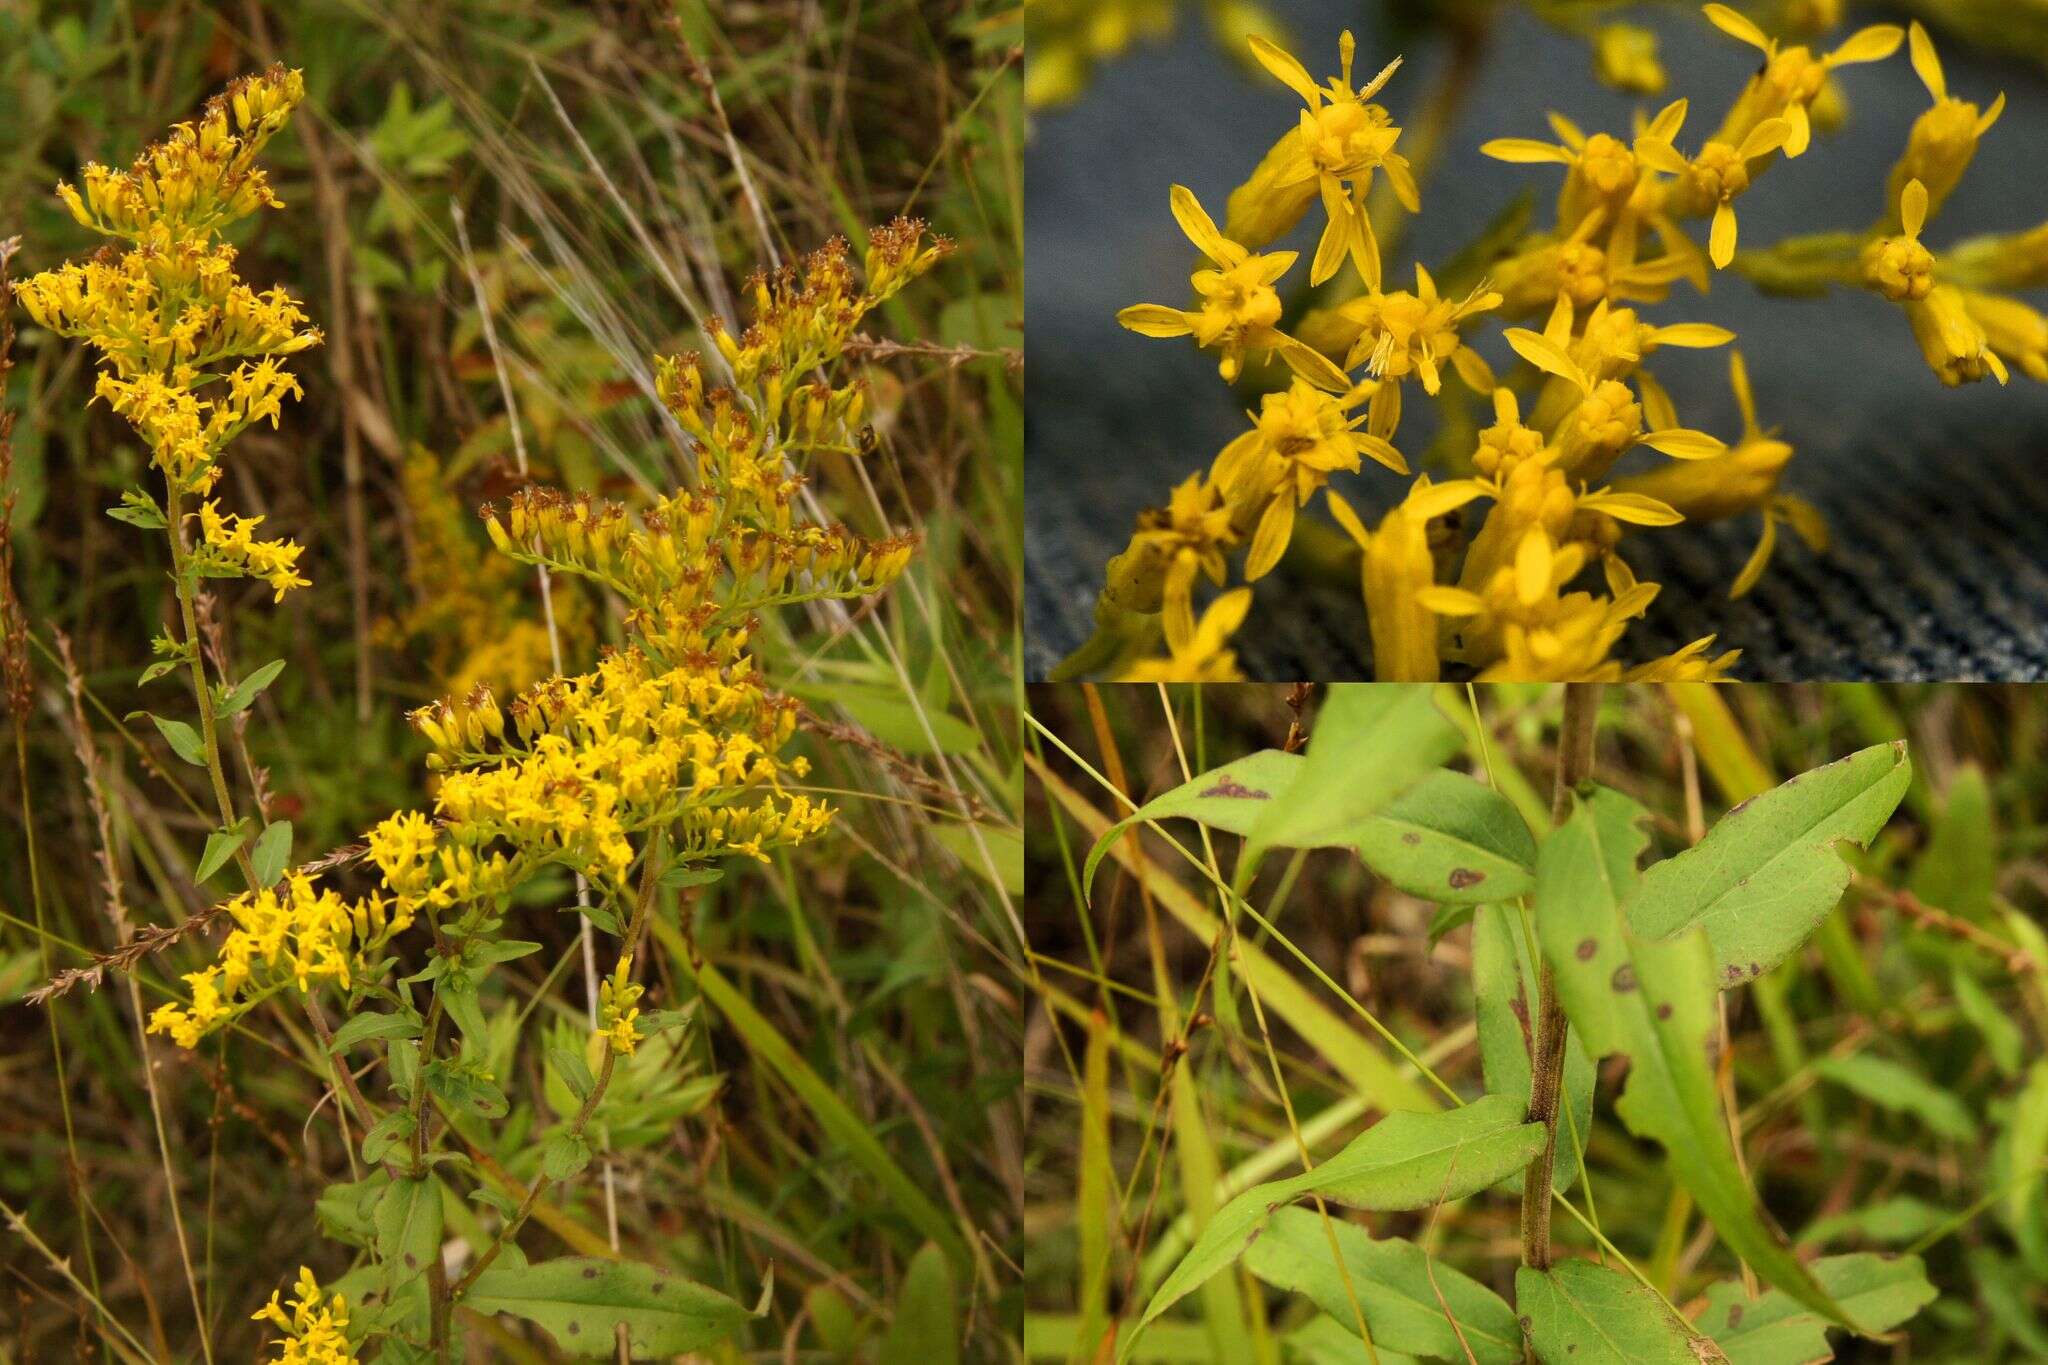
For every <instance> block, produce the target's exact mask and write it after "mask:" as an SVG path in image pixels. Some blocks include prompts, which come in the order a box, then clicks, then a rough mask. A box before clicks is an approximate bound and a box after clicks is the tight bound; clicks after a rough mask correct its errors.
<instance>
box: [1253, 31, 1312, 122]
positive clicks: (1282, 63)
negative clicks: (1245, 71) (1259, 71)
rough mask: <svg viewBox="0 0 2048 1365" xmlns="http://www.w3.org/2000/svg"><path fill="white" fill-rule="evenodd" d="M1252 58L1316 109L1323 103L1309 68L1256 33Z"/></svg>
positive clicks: (1310, 106)
mask: <svg viewBox="0 0 2048 1365" xmlns="http://www.w3.org/2000/svg"><path fill="white" fill-rule="evenodd" d="M1251 48H1252V56H1254V57H1256V58H1258V59H1259V65H1260V66H1263V67H1265V68H1266V70H1267V71H1269V72H1271V73H1272V74H1273V78H1274V79H1275V80H1277V81H1279V82H1280V83H1281V84H1282V85H1284V86H1286V87H1287V88H1288V89H1289V90H1292V91H1293V92H1294V93H1295V94H1297V95H1299V96H1301V97H1302V99H1304V100H1306V101H1307V102H1308V107H1309V108H1311V109H1314V108H1315V107H1317V106H1318V105H1320V104H1321V103H1322V102H1323V96H1322V92H1321V91H1320V90H1318V89H1317V88H1316V83H1315V80H1314V78H1312V77H1311V76H1310V75H1309V74H1308V68H1307V67H1305V66H1303V65H1302V64H1301V63H1300V62H1299V61H1298V60H1296V59H1295V57H1294V55H1293V54H1292V53H1289V52H1286V51H1283V50H1282V49H1281V48H1279V47H1277V46H1275V45H1274V44H1272V43H1269V42H1267V41H1266V40H1265V39H1264V38H1261V37H1259V36H1258V35H1257V34H1256V33H1255V34H1253V35H1252V37H1251Z"/></svg>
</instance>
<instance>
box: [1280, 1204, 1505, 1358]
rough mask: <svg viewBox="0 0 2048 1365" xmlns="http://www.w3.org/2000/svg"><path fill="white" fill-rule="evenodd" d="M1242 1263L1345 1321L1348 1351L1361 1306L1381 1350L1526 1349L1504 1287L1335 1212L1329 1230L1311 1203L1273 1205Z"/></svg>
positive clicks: (1501, 1352)
mask: <svg viewBox="0 0 2048 1365" xmlns="http://www.w3.org/2000/svg"><path fill="white" fill-rule="evenodd" d="M1332 1233H1334V1234H1335V1236H1336V1239H1337V1248H1338V1250H1339V1251H1340V1252H1341V1253H1342V1255H1343V1271H1342V1272H1340V1271H1339V1269H1338V1263H1337V1259H1336V1257H1335V1256H1333V1255H1332V1254H1331V1251H1330V1237H1331V1234H1332ZM1244 1268H1245V1269H1246V1270H1249V1271H1250V1272H1251V1273H1252V1274H1254V1275H1256V1276H1258V1277H1259V1278H1260V1279H1262V1280H1264V1281H1265V1282H1266V1283H1268V1284H1270V1285H1273V1286H1275V1287H1277V1288H1280V1289H1286V1290H1290V1291H1292V1292H1294V1293H1297V1294H1306V1295H1308V1297H1309V1298H1310V1299H1312V1300H1314V1302H1315V1305H1316V1307H1318V1308H1320V1309H1322V1310H1323V1311H1324V1312H1325V1313H1327V1314H1329V1315H1330V1317H1331V1318H1332V1319H1333V1320H1335V1321H1336V1322H1337V1323H1338V1324H1339V1325H1340V1326H1343V1327H1345V1328H1347V1329H1348V1330H1349V1331H1350V1333H1351V1335H1352V1342H1353V1349H1354V1352H1355V1350H1356V1346H1357V1340H1358V1314H1359V1313H1360V1312H1362V1313H1364V1315H1365V1325H1366V1327H1367V1329H1368V1330H1370V1331H1371V1333H1372V1340H1373V1345H1374V1346H1375V1347H1377V1348H1378V1349H1380V1350H1382V1351H1402V1352H1406V1353H1407V1354H1410V1355H1419V1356H1434V1357H1436V1358H1438V1359H1442V1360H1465V1359H1467V1358H1468V1357H1467V1356H1466V1354H1465V1352H1466V1348H1467V1347H1469V1348H1470V1349H1471V1356H1470V1357H1469V1358H1470V1359H1471V1360H1474V1361H1477V1362H1478V1365H1516V1362H1518V1361H1520V1360H1521V1358H1522V1330H1521V1328H1520V1327H1519V1326H1518V1325H1517V1324H1516V1322H1515V1310H1514V1309H1512V1308H1510V1307H1508V1305H1507V1303H1506V1302H1505V1301H1504V1300H1503V1299H1502V1298H1501V1297H1500V1295H1498V1294H1496V1293H1494V1292H1493V1291H1492V1290H1491V1289H1488V1288H1487V1287H1486V1286H1485V1285H1483V1284H1481V1283H1479V1282H1478V1281H1477V1280H1475V1279H1473V1278H1471V1277H1470V1276H1468V1275H1465V1274H1463V1273H1461V1272H1459V1271H1457V1270H1454V1269H1452V1268H1451V1267H1450V1266H1447V1265H1443V1264H1441V1263H1438V1264H1431V1262H1430V1259H1429V1256H1428V1255H1427V1253H1425V1252H1424V1251H1423V1250H1422V1248H1421V1247H1419V1246H1416V1245H1415V1244H1414V1243H1413V1242H1409V1241H1405V1240H1403V1239H1401V1238H1398V1237H1390V1238H1386V1239H1384V1240H1375V1239H1374V1238H1373V1237H1372V1236H1371V1235H1370V1234H1368V1233H1367V1232H1366V1230H1365V1229H1364V1228H1362V1227H1360V1226H1358V1224H1356V1223H1350V1222H1346V1221H1344V1220H1342V1219H1338V1218H1332V1219H1331V1220H1330V1223H1329V1230H1328V1231H1325V1230H1324V1225H1323V1219H1322V1217H1321V1216H1320V1215H1318V1214H1317V1213H1316V1212H1315V1210H1313V1209H1306V1208H1291V1209H1281V1210H1280V1211H1279V1212H1277V1213H1275V1214H1274V1215H1273V1217H1272V1221H1270V1222H1269V1223H1268V1224H1267V1225H1266V1230H1265V1232H1263V1233H1261V1234H1260V1236H1259V1238H1258V1240H1257V1241H1255V1242H1253V1243H1252V1244H1251V1247H1250V1249H1248V1250H1247V1251H1246V1252H1245V1254H1244ZM1347 1275H1348V1277H1349V1280H1350V1286H1351V1287H1350V1292H1349V1293H1347V1292H1346V1290H1345V1277H1346V1276H1347ZM1353 1294H1355V1295H1356V1296H1357V1299H1358V1309H1357V1311H1353V1309H1352V1306H1351V1295H1353Z"/></svg>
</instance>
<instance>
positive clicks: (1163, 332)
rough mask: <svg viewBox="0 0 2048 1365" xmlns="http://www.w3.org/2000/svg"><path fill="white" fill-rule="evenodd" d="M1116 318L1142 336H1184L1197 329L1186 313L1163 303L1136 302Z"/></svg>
mask: <svg viewBox="0 0 2048 1365" xmlns="http://www.w3.org/2000/svg"><path fill="white" fill-rule="evenodd" d="M1116 320H1117V321H1118V322H1120V323H1122V324H1123V325H1124V326H1125V327H1128V328H1129V329H1130V330H1131V331H1133V332H1136V333H1137V334H1138V335H1140V336H1148V337H1184V336H1186V335H1187V334H1188V333H1189V332H1192V331H1194V330H1195V329H1194V325H1193V324H1192V323H1190V322H1189V321H1188V315H1187V314H1186V313H1183V312H1182V311H1181V310H1180V309H1178V308H1168V307H1167V306H1166V305H1165V304H1163V303H1134V304H1132V305H1131V306H1130V307H1128V308H1126V309H1124V310H1123V311H1121V312H1119V313H1118V314H1117V315H1116Z"/></svg>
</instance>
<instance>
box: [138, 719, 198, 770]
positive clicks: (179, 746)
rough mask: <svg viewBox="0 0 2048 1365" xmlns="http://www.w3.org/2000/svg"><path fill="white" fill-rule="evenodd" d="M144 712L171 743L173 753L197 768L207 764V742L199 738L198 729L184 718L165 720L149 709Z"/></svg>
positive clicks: (159, 732)
mask: <svg viewBox="0 0 2048 1365" xmlns="http://www.w3.org/2000/svg"><path fill="white" fill-rule="evenodd" d="M143 714H144V715H146V716H148V717H149V719H150V723H151V724H153V725H155V726H156V730H157V733H158V734H160V735H162V736H163V737H164V739H165V741H166V742H168V743H169V744H170V746H171V752H172V753H174V754H176V755H177V756H178V757H179V758H182V759H184V760H185V761H186V762H187V763H190V764H191V765H192V766H193V767H195V768H203V767H205V766H206V743H205V741H204V740H202V739H200V738H199V732H198V731H197V730H195V729H193V728H192V727H191V726H189V725H187V724H186V723H185V722H184V721H182V720H165V719H164V718H163V717H162V716H159V715H155V714H152V713H151V712H148V711H145V712H143Z"/></svg>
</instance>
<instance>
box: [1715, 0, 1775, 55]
mask: <svg viewBox="0 0 2048 1365" xmlns="http://www.w3.org/2000/svg"><path fill="white" fill-rule="evenodd" d="M1706 15H1707V21H1708V22H1709V23H1711V24H1713V26H1714V27H1715V28H1718V29H1720V30H1721V32H1723V33H1725V34H1727V35H1728V36H1729V37H1731V38H1733V39H1735V41H1737V42H1738V43H1748V44H1749V45H1750V46H1751V47H1753V48H1757V49H1759V50H1760V51H1763V52H1766V53H1768V52H1769V51H1770V50H1771V48H1772V43H1771V40H1770V39H1769V38H1766V37H1765V36H1764V31H1763V30H1762V29H1760V28H1758V27H1757V26H1756V25H1755V24H1754V23H1752V22H1751V21H1750V20H1749V19H1748V18H1747V17H1746V16H1744V15H1741V14H1737V13H1736V12H1735V11H1734V10H1732V9H1729V8H1728V7H1727V6H1726V5H1708V6H1707V7H1706Z"/></svg>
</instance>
